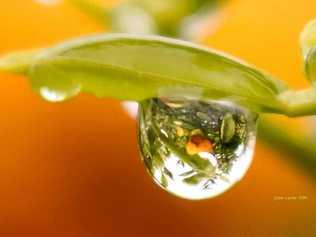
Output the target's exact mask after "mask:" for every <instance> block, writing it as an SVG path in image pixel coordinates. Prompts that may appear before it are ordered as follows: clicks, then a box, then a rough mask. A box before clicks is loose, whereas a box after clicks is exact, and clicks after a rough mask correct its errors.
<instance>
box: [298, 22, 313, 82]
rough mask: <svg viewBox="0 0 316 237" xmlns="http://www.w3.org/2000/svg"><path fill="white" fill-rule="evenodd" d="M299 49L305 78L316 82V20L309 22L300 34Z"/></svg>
mask: <svg viewBox="0 0 316 237" xmlns="http://www.w3.org/2000/svg"><path fill="white" fill-rule="evenodd" d="M301 49H302V54H303V57H304V68H305V72H306V76H307V78H308V79H309V80H310V81H311V82H312V83H313V85H315V82H316V19H315V20H312V21H310V22H309V23H308V24H307V25H306V26H305V28H304V30H303V32H302V34H301Z"/></svg>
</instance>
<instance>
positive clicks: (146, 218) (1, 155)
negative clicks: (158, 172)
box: [0, 0, 316, 237]
mask: <svg viewBox="0 0 316 237" xmlns="http://www.w3.org/2000/svg"><path fill="white" fill-rule="evenodd" d="M222 11H223V12H222V13H223V14H222V15H223V19H222V20H221V23H220V26H219V28H218V29H217V31H216V32H215V33H213V34H212V35H210V36H209V37H208V38H207V39H206V40H205V42H206V43H207V45H209V46H211V47H214V48H218V49H221V50H224V51H226V52H229V53H232V54H234V55H236V56H238V57H241V58H243V59H245V60H247V61H249V62H252V63H254V64H255V65H257V66H259V67H261V68H263V69H266V70H268V71H270V72H272V73H273V74H275V75H276V76H278V77H280V78H282V79H284V80H286V81H288V83H289V84H290V85H292V86H293V87H296V88H302V87H304V86H306V85H307V83H306V81H305V79H304V77H303V74H302V72H301V59H300V52H299V47H298V36H299V33H300V31H301V29H302V28H303V26H304V24H305V23H306V22H307V21H308V20H310V19H311V18H313V17H316V2H315V0H300V1H289V0H277V1H276V0H256V1H254V0H231V1H229V2H228V4H227V6H226V7H225V8H224V9H223V10H222ZM101 31H102V27H101V26H99V25H97V24H96V23H94V22H93V21H92V20H90V19H89V18H87V17H86V16H85V15H83V14H82V13H80V12H79V11H78V10H77V9H75V8H74V7H72V6H70V5H69V4H66V3H61V4H58V5H52V6H48V5H43V4H39V3H38V2H36V1H33V0H10V1H4V0H2V1H1V3H0V53H1V54H2V53H6V52H9V51H12V50H17V49H26V48H34V47H42V46H47V45H50V44H52V43H55V42H59V41H63V40H65V39H68V38H71V37H76V36H79V35H84V34H87V33H92V32H101ZM0 98H1V100H2V102H1V103H0V108H1V110H0V111H1V112H0V142H1V149H0V236H1V237H2V236H3V237H15V236H24V237H28V236H32V237H40V236H41V237H42V236H47V237H49V236H60V237H64V236H65V237H66V236H67V237H72V236H76V237H81V236H85V237H86V236H96V237H98V236H111V237H112V236H113V237H116V236H182V237H185V236H237V237H238V236H316V224H315V220H316V201H315V197H316V185H315V181H313V180H311V178H310V177H308V176H307V175H305V173H304V172H303V171H302V170H300V169H298V168H296V167H294V166H293V165H292V163H289V162H287V161H286V157H283V158H282V159H279V158H280V156H282V154H279V153H277V152H274V151H272V150H270V149H269V148H268V147H265V146H263V145H261V144H258V145H257V149H256V155H255V158H254V162H253V165H252V166H251V168H250V170H249V172H248V174H247V175H246V177H245V178H244V179H243V180H242V181H241V182H240V183H238V184H237V185H236V186H234V187H233V188H232V189H231V190H229V191H228V192H226V193H225V194H223V195H221V196H219V197H216V198H214V199H209V200H205V201H199V202H192V201H186V200H182V199H178V198H176V197H173V196H171V195H169V194H167V193H166V192H164V191H162V190H161V189H160V188H159V187H157V186H156V185H155V184H153V182H152V181H151V179H150V177H149V176H148V175H147V173H146V171H145V169H144V167H143V165H142V163H141V161H140V158H139V152H138V147H137V140H136V124H135V122H134V121H133V120H132V119H130V118H129V116H128V115H127V114H126V113H125V112H124V111H123V110H122V108H121V106H120V103H119V102H118V101H114V100H105V99H103V100H100V99H97V98H95V97H93V96H88V95H80V96H79V97H77V98H75V99H73V100H71V101H69V102H64V103H60V104H51V103H48V102H45V101H43V100H42V99H41V98H39V97H38V96H37V95H35V94H34V93H33V92H32V91H31V89H30V86H29V85H28V83H27V81H26V80H25V78H23V77H18V76H12V75H9V74H5V73H1V74H0ZM281 120H282V121H286V123H287V124H288V125H289V126H294V125H295V126H296V125H297V126H300V125H301V126H302V124H304V122H302V121H303V120H302V119H298V120H297V119H296V120H291V121H290V120H289V119H285V118H281ZM279 196H282V197H292V196H295V197H298V196H304V197H306V198H304V200H287V201H286V200H283V201H282V200H274V199H275V197H279Z"/></svg>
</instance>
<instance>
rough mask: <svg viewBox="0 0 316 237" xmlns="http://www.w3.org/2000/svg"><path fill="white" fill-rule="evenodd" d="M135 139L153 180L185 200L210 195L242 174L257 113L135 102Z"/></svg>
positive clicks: (191, 103)
mask: <svg viewBox="0 0 316 237" xmlns="http://www.w3.org/2000/svg"><path fill="white" fill-rule="evenodd" d="M139 111H140V114H139V142H140V147H141V152H142V156H143V161H144V164H145V166H146V168H147V169H148V171H149V173H150V175H151V176H152V177H153V179H154V180H155V182H156V183H158V184H159V185H160V186H161V187H162V188H164V189H165V190H167V191H168V192H170V193H172V194H174V195H176V196H179V197H182V198H186V199H204V198H210V197H214V196H216V195H219V194H221V193H222V192H224V191H226V190H227V189H228V188H230V187H231V186H232V185H233V184H235V183H236V182H237V181H239V180H240V179H241V178H242V177H243V176H244V174H245V173H246V171H247V169H248V167H249V165H250V163H251V160H252V155H253V149H254V143H255V133H256V131H255V130H256V120H257V116H256V115H255V114H253V113H251V112H249V111H248V110H246V109H243V108H241V107H239V106H237V105H234V104H230V103H223V102H215V101H211V102H203V101H198V100H189V99H185V100H172V99H150V100H147V101H144V102H143V103H142V104H141V106H140V110H139Z"/></svg>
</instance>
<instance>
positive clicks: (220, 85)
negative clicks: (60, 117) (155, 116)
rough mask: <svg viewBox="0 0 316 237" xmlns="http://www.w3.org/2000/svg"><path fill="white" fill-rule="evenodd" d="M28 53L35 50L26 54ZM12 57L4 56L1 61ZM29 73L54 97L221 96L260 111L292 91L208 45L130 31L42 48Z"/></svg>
mask: <svg viewBox="0 0 316 237" xmlns="http://www.w3.org/2000/svg"><path fill="white" fill-rule="evenodd" d="M27 55H29V52H26V53H25V55H23V54H22V53H21V54H20V57H21V58H23V57H24V56H27ZM10 57H11V56H9V58H10ZM34 58H35V59H36V60H34ZM7 59H8V57H5V58H3V59H2V60H0V65H1V64H2V63H3V62H7V61H8V60H7ZM10 62H11V65H6V67H2V69H9V70H10V71H16V69H19V68H20V65H18V64H17V63H16V62H15V61H14V60H11V61H10ZM16 64H17V67H16V68H15V65H16ZM0 69H1V68H0ZM23 71H24V73H25V74H26V75H27V76H29V78H30V81H31V84H32V86H33V88H34V89H35V90H36V91H37V92H38V93H39V94H41V95H42V96H44V97H45V98H46V99H49V100H51V101H54V100H55V101H60V100H64V99H68V98H71V97H73V96H74V95H76V94H78V93H79V92H80V91H82V92H87V93H91V94H94V95H96V96H98V97H111V98H117V99H122V100H135V101H141V100H144V99H148V98H152V97H194V98H200V99H219V98H221V99H225V100H231V101H237V102H238V103H241V104H244V105H247V106H249V107H251V108H253V109H257V110H262V111H280V110H282V109H283V107H282V106H283V104H282V103H280V101H279V100H278V98H277V96H278V95H279V94H280V93H281V92H283V91H284V90H285V89H286V87H285V86H284V84H283V83H282V82H280V81H278V80H275V79H274V78H273V77H271V76H269V75H267V74H266V73H263V72H260V71H258V70H256V69H254V68H253V67H251V66H249V65H247V64H245V63H242V62H240V61H238V60H236V59H233V58H231V57H229V56H224V55H223V54H221V53H219V52H215V51H212V50H210V49H208V48H204V47H199V46H197V45H194V44H191V43H187V42H184V41H180V40H173V39H169V38H164V37H158V36H135V35H129V34H104V35H97V36H88V37H83V38H79V39H76V40H73V41H69V42H65V43H62V44H60V45H57V46H55V47H52V48H48V49H45V50H41V51H39V53H38V54H37V55H36V54H35V56H34V55H33V54H32V57H31V60H30V61H29V64H28V65H27V62H23Z"/></svg>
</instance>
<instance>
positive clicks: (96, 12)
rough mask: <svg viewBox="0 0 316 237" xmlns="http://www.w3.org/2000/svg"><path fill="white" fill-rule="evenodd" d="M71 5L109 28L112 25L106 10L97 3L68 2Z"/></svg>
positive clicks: (72, 0) (76, 0) (73, 0)
mask: <svg viewBox="0 0 316 237" xmlns="http://www.w3.org/2000/svg"><path fill="white" fill-rule="evenodd" d="M68 1H69V2H70V3H71V4H73V5H74V6H76V7H77V8H78V9H80V10H81V11H82V12H84V13H85V14H87V15H88V16H90V17H91V18H94V19H95V20H96V21H97V22H99V23H101V24H103V25H105V26H108V25H109V24H110V18H109V15H108V11H107V9H106V8H104V7H102V6H101V5H98V4H96V3H92V2H91V1H86V0H68Z"/></svg>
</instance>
